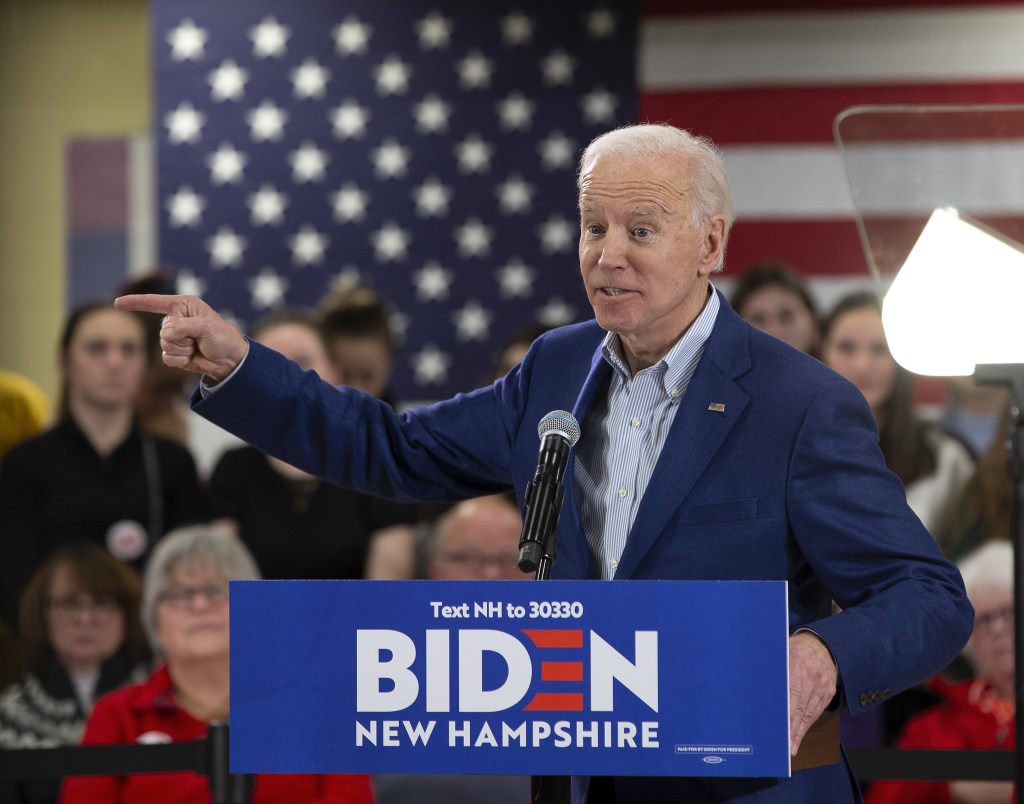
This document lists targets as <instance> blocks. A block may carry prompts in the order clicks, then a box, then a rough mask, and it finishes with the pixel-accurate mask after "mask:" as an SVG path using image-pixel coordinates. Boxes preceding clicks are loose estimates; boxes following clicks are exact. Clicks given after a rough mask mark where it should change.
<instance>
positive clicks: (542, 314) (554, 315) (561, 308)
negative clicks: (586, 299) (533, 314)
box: [537, 296, 576, 327]
mask: <svg viewBox="0 0 1024 804" xmlns="http://www.w3.org/2000/svg"><path fill="white" fill-rule="evenodd" d="M575 317H576V311H575V310H574V309H573V308H572V306H571V305H568V304H566V303H565V301H564V300H563V299H562V298H561V297H559V296H552V297H551V298H550V299H549V300H548V303H547V304H545V305H544V306H543V307H540V308H539V309H538V310H537V320H538V321H539V322H540V323H542V324H543V325H544V326H546V327H561V326H563V325H565V324H568V323H569V322H570V321H572V320H573V319H574V318H575Z"/></svg>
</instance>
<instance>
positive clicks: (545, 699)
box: [526, 692, 583, 712]
mask: <svg viewBox="0 0 1024 804" xmlns="http://www.w3.org/2000/svg"><path fill="white" fill-rule="evenodd" d="M526 711H527V712H582V711H583V693H581V692H538V693H537V694H536V695H534V696H533V700H532V701H530V703H529V704H527V706H526Z"/></svg>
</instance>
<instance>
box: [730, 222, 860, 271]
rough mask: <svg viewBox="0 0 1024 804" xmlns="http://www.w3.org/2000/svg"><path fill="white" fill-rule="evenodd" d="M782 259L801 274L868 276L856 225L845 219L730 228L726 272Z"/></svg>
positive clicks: (772, 223) (758, 224)
mask: <svg viewBox="0 0 1024 804" xmlns="http://www.w3.org/2000/svg"><path fill="white" fill-rule="evenodd" d="M775 260H781V261H783V262H788V263H789V264H791V265H793V266H794V267H795V268H797V269H798V270H799V271H800V272H801V273H803V274H811V275H815V274H860V275H862V276H867V275H868V266H867V261H866V259H865V257H864V251H863V249H862V248H861V243H860V236H859V234H858V233H857V224H856V223H855V222H854V221H853V219H852V218H851V219H848V220H825V221H821V220H813V221H812V220H792V221H786V220H765V221H761V220H748V219H746V218H741V219H740V220H739V221H737V222H736V225H735V226H734V227H733V230H732V235H731V236H730V238H729V247H728V251H727V253H726V256H725V267H726V272H727V275H729V276H737V275H739V274H742V273H743V271H744V270H746V269H747V268H749V267H750V266H751V265H753V264H755V263H759V262H767V261H775Z"/></svg>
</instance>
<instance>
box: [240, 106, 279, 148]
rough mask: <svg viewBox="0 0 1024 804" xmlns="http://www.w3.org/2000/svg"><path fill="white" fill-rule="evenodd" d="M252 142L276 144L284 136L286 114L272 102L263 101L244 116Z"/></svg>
mask: <svg viewBox="0 0 1024 804" xmlns="http://www.w3.org/2000/svg"><path fill="white" fill-rule="evenodd" d="M245 119H246V122H248V123H249V129H250V136H251V137H252V139H253V141H254V142H266V141H267V140H273V141H274V142H277V141H278V140H280V139H281V138H282V137H283V136H284V124H285V123H286V122H287V120H288V113H287V112H286V111H284V109H282V108H280V107H279V106H278V105H277V104H275V103H274V102H273V101H272V100H265V101H263V102H262V103H261V104H260V105H259V106H257V107H256V108H255V109H251V110H250V111H249V112H248V113H247V114H246V115H245Z"/></svg>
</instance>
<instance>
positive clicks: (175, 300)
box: [114, 293, 184, 315]
mask: <svg viewBox="0 0 1024 804" xmlns="http://www.w3.org/2000/svg"><path fill="white" fill-rule="evenodd" d="M183 299H184V297H183V296H167V295H163V294H160V293H144V294H143V293H136V294H133V295H131V296H119V297H118V298H116V299H114V307H116V308H117V309H118V310H126V311H133V312H140V313H160V314H161V315H172V314H174V313H181V312H182V310H183V309H184V303H183V301H182V300H183Z"/></svg>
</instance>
